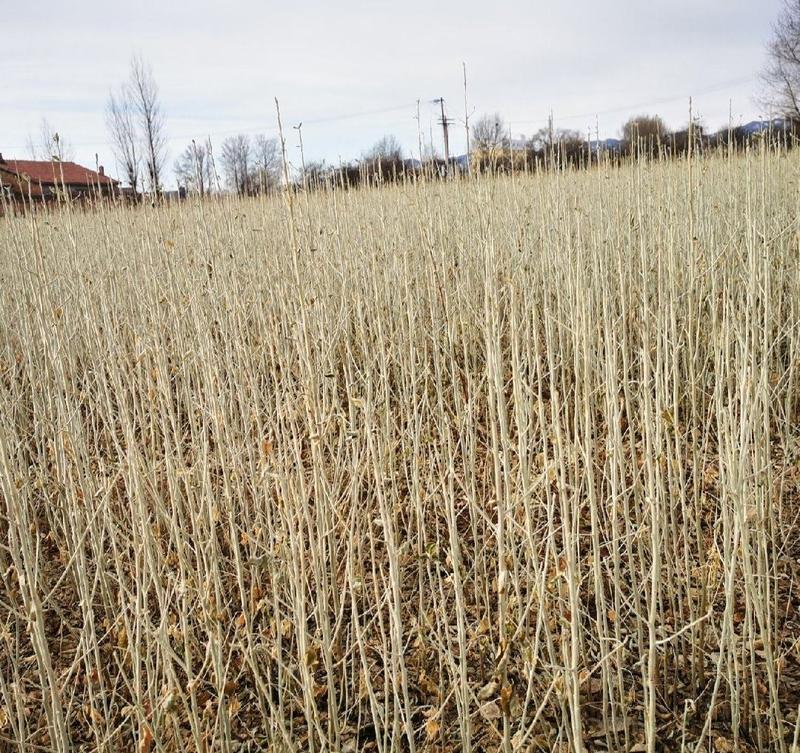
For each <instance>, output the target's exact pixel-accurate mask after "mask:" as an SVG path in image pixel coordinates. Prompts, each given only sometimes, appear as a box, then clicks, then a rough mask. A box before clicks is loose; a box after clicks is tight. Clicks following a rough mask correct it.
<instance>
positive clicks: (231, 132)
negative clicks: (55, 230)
mask: <svg viewBox="0 0 800 753" xmlns="http://www.w3.org/2000/svg"><path fill="white" fill-rule="evenodd" d="M415 106H416V102H407V103H405V104H402V105H394V106H393V107H384V108H381V109H377V110H363V111H360V112H350V113H339V114H337V115H325V116H322V117H318V118H310V119H307V120H304V121H303V123H304V124H305V125H315V124H318V123H333V122H336V121H340V120H352V119H354V118H362V117H370V116H372V115H383V114H384V113H390V112H397V111H398V110H407V109H410V108H413V107H415ZM201 131H202V129H197V130H196V131H194V132H192V133H186V134H183V135H175V136H168V137H167V139H166V140H167V142H168V143H172V142H175V141H185V140H187V139H192V138H197V136H198V134H199V133H200V132H201ZM240 133H243V134H253V133H270V134H277V133H278V129H277V127H275V126H272V127H268V128H264V127H258V126H254V127H250V128H230V129H226V130H224V131H211V132H206V133H205V135H206V136H208V137H209V138H211V137H219V136H235V135H238V134H240ZM70 145H71V146H75V147H85V146H113V142H111V141H72V142H70ZM3 146H4V148H5V149H7V150H14V149H27V148H28V145H27V144H25V145H24V146H20V145H16V146H13V145H12V146H7V145H3Z"/></svg>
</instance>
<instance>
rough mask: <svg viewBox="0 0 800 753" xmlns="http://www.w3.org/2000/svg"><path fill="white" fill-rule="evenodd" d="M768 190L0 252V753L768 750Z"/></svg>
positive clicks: (734, 176) (797, 449)
mask: <svg viewBox="0 0 800 753" xmlns="http://www.w3.org/2000/svg"><path fill="white" fill-rule="evenodd" d="M798 159H800V158H799V157H798V153H797V152H770V151H767V150H766V149H762V150H760V149H753V150H751V151H749V152H747V153H746V154H745V155H743V156H734V155H731V154H728V155H724V154H720V155H699V154H698V155H694V156H693V157H692V161H691V164H687V162H686V161H674V162H670V163H665V162H658V161H655V162H648V161H640V162H634V163H631V164H630V165H627V166H624V167H622V168H618V167H614V166H611V165H603V164H601V165H598V166H596V167H595V168H593V169H592V170H590V171H585V172H558V173H550V174H544V173H542V174H538V175H529V176H515V177H514V178H513V179H506V178H502V177H498V178H491V179H489V178H485V177H484V178H477V179H475V180H471V181H466V180H465V181H461V182H446V183H431V184H426V183H424V182H420V183H415V182H408V183H406V184H403V185H398V186H394V187H383V188H379V189H373V190H358V191H356V190H354V191H344V190H333V191H319V192H316V193H312V194H305V195H303V196H301V197H300V198H299V200H296V201H293V202H292V204H291V206H290V207H289V209H290V213H288V212H287V210H286V208H285V207H284V206H283V204H282V201H281V199H278V198H260V199H242V200H240V199H223V200H218V201H214V200H205V201H199V200H190V201H188V202H185V203H183V204H180V205H174V206H165V207H154V208H152V207H149V206H144V207H138V208H135V209H130V208H119V209H109V208H107V207H106V208H99V209H98V211H97V213H95V214H86V213H78V212H73V211H72V210H71V209H70V208H69V207H67V208H66V209H65V210H63V211H61V212H56V213H52V214H46V213H38V214H35V215H28V216H26V217H6V218H5V219H3V220H2V221H0V249H1V251H0V253H1V254H2V258H0V282H2V286H1V288H0V290H2V292H1V293H0V307H1V309H0V311H1V314H2V329H1V330H0V405H1V406H2V410H0V646H1V647H2V648H1V649H0V749H12V748H13V749H18V750H41V749H44V748H46V749H53V750H58V751H69V750H73V749H77V748H78V747H79V746H82V747H81V749H83V750H98V751H101V750H102V751H105V750H138V751H140V753H149V752H150V751H156V750H159V751H172V750H175V751H177V750H181V751H183V750H194V751H209V750H222V751H235V750H240V751H241V750H262V749H269V750H286V751H289V750H292V751H294V750H310V751H320V752H321V751H342V752H345V751H356V750H359V751H360V750H374V751H378V752H379V753H392V752H393V751H400V750H402V751H420V752H421V751H428V750H430V751H434V750H435V751H455V750H465V751H482V750H503V751H527V750H540V751H545V750H563V751H574V752H575V753H579V752H580V751H583V750H601V749H602V750H647V751H654V750H656V749H660V750H685V751H703V750H716V751H721V752H723V753H724V751H734V750H768V749H770V750H780V751H784V752H786V753H788V751H792V750H797V739H798V730H799V729H800V726H799V725H800V721H799V720H798V703H799V702H800V628H799V625H800V622H799V620H800V614H799V613H798V608H800V597H798V587H799V586H800V583H799V582H798V575H799V574H800V568H798V564H797V563H798V559H799V558H800V543H798V542H800V538H798V515H799V514H800V505H798V491H800V488H799V486H798V485H799V484H800V425H799V424H798V421H799V420H800V412H799V408H800V406H799V404H798V399H799V397H800V391H799V390H798V377H800V368H798V357H799V356H800V334H799V333H798V323H799V322H800V263H799V262H798V258H799V256H798V252H799V251H800V248H799V245H800V236H799V235H798V206H800V204H799V202H798V198H800V195H799V194H798V185H797V175H798V167H800V165H798Z"/></svg>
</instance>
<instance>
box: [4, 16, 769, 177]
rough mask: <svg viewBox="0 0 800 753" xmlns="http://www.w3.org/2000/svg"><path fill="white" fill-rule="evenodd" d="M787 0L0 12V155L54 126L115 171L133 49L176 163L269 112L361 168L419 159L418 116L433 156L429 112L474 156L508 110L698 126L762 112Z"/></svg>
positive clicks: (79, 155)
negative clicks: (376, 159) (391, 145)
mask: <svg viewBox="0 0 800 753" xmlns="http://www.w3.org/2000/svg"><path fill="white" fill-rule="evenodd" d="M780 6H781V0H669V1H667V0H605V2H597V0H571V1H557V0H548V2H542V1H541V0H528V2H524V1H523V0H483V1H482V2H476V1H474V0H460V1H459V2H449V1H447V2H440V1H438V0H397V1H395V2H384V1H383V0H372V1H371V2H359V1H357V0H327V1H326V0H313V1H309V2H280V3H278V2H274V1H273V0H262V2H257V1H256V0H228V2H225V3H214V2H210V0H192V2H188V1H184V0H158V1H157V2H156V1H153V0H135V1H134V2H109V1H108V0H103V1H102V2H100V1H99V0H70V1H69V2H66V1H65V0H48V2H27V3H20V2H18V1H17V0H13V1H12V0H0V19H2V21H1V23H2V27H3V35H2V36H3V44H2V45H1V46H0V92H1V94H0V152H2V153H3V154H4V156H6V157H9V156H11V157H18V158H23V157H27V156H29V155H28V149H27V146H26V145H27V142H28V137H29V135H30V134H34V133H36V132H37V131H38V130H39V125H40V122H41V119H42V118H43V117H46V118H47V119H48V120H49V121H50V122H51V123H52V125H53V126H54V127H55V128H56V130H58V131H59V132H60V133H62V134H63V136H64V137H65V139H66V140H67V141H68V142H71V143H72V144H73V145H74V153H75V157H76V160H77V161H79V162H83V163H85V164H87V165H94V161H95V154H99V159H100V162H101V163H104V164H105V166H106V168H107V171H108V172H111V173H118V172H119V171H118V170H117V168H116V165H115V161H114V157H113V153H112V151H111V147H110V145H109V143H108V140H109V139H108V134H107V132H106V129H105V118H104V109H105V103H106V100H107V97H108V92H109V89H110V87H112V86H114V85H116V84H118V83H119V82H121V81H122V80H123V79H124V78H125V77H126V75H127V70H128V67H129V61H130V58H131V55H133V54H134V53H138V54H141V55H142V56H143V58H144V59H145V60H146V61H147V62H148V63H149V64H150V65H151V66H152V69H153V72H154V74H155V77H156V80H157V82H158V84H159V87H160V92H161V98H162V104H163V107H164V110H165V112H166V115H167V135H168V137H169V159H168V164H169V165H171V164H172V162H173V161H174V158H175V156H176V155H177V154H178V152H179V151H181V149H182V148H183V147H184V146H185V145H186V144H187V143H188V142H189V141H190V140H191V139H192V138H196V139H202V138H205V137H206V136H209V135H210V136H211V138H212V141H213V142H214V143H215V144H216V145H219V144H220V143H221V142H222V140H223V139H224V138H225V137H226V136H228V135H231V134H234V133H238V132H245V133H258V132H264V133H273V132H274V130H275V124H276V120H275V105H274V98H275V97H278V98H279V100H280V104H281V110H282V113H283V116H284V123H285V125H286V126H287V131H288V132H287V145H288V149H289V157H290V159H291V160H292V161H293V162H295V163H299V150H298V148H297V131H296V130H292V129H291V127H290V126H291V125H296V124H298V123H299V122H301V121H302V123H303V129H302V134H303V141H304V145H305V153H306V159H307V160H310V159H323V158H324V159H327V160H328V161H329V162H338V160H339V158H341V159H343V160H350V159H353V158H356V157H358V156H360V154H361V153H362V152H363V151H365V150H366V149H367V148H368V147H369V146H370V145H371V144H372V143H373V142H375V141H376V140H377V139H379V138H380V137H381V136H382V135H384V134H387V133H392V134H394V135H396V136H397V137H398V139H399V140H400V142H401V143H402V144H403V146H404V147H405V149H406V150H407V152H408V153H409V154H414V155H416V154H417V152H418V148H417V144H418V137H417V122H416V120H415V119H414V116H415V114H416V102H417V100H420V102H421V118H420V120H421V124H422V131H423V133H424V135H425V139H426V141H427V140H428V138H429V137H430V133H431V132H433V138H434V143H435V145H436V146H437V148H439V149H441V129H440V128H439V127H438V125H437V124H436V117H437V114H438V110H437V106H436V105H433V104H432V103H431V100H433V99H434V98H436V97H440V96H443V97H444V98H445V101H446V106H447V111H448V115H449V116H450V117H451V118H453V119H454V121H455V122H454V124H453V126H452V128H453V131H452V138H451V145H452V146H451V152H452V153H454V154H457V153H460V152H462V151H463V150H464V141H465V139H464V127H463V121H464V90H463V84H462V62H465V63H466V65H467V76H468V98H469V111H470V112H473V111H474V114H475V115H479V114H481V113H484V112H495V111H497V112H499V113H500V114H501V115H502V116H503V117H504V119H505V121H506V123H507V124H509V125H510V127H511V129H512V131H513V133H514V135H515V136H516V135H518V134H531V133H533V132H535V131H536V130H538V129H539V128H541V127H542V126H544V125H545V124H546V120H547V115H548V112H549V111H550V110H551V109H552V111H553V113H554V118H555V124H556V126H559V127H564V128H572V129H577V130H582V131H584V132H586V130H587V129H588V127H589V126H591V128H592V130H593V131H594V129H595V127H596V126H595V124H596V122H598V121H599V127H600V135H601V137H609V136H616V135H618V134H619V130H620V125H621V124H622V122H623V121H624V120H625V119H626V117H628V116H629V115H632V114H639V113H644V112H648V113H658V114H661V115H662V116H663V117H664V118H665V119H666V120H667V122H668V123H669V124H670V125H672V126H679V125H683V124H685V122H686V121H687V119H688V98H689V96H690V95H691V96H693V98H694V109H695V112H696V113H698V114H699V115H700V116H701V117H702V118H703V121H704V122H705V124H706V125H707V126H708V127H710V128H712V129H716V128H719V127H721V126H723V125H727V123H728V120H729V111H730V110H731V108H732V112H733V120H734V123H739V122H747V121H748V120H751V119H754V118H756V117H759V116H761V115H762V113H761V111H760V109H759V107H758V105H757V104H756V102H755V96H756V95H757V94H758V91H759V84H758V79H757V75H758V71H759V70H760V69H761V67H762V66H763V63H764V45H765V43H766V41H767V40H768V38H769V35H770V24H771V23H772V22H773V21H774V19H775V17H776V16H777V14H778V11H779V9H780Z"/></svg>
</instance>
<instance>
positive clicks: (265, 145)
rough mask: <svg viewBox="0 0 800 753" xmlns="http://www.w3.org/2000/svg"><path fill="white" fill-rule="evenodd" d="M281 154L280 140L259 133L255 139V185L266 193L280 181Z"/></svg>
mask: <svg viewBox="0 0 800 753" xmlns="http://www.w3.org/2000/svg"><path fill="white" fill-rule="evenodd" d="M280 174H281V155H280V149H279V147H278V140H277V139H275V138H269V137H268V136H265V135H264V134H258V135H257V136H256V137H255V139H254V140H253V185H254V187H255V189H256V190H257V191H260V192H261V193H266V192H267V191H271V190H272V189H273V188H275V187H276V186H277V185H278V184H279V183H280Z"/></svg>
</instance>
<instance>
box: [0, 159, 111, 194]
mask: <svg viewBox="0 0 800 753" xmlns="http://www.w3.org/2000/svg"><path fill="white" fill-rule="evenodd" d="M118 187H119V181H118V180H114V178H110V177H109V176H108V175H106V174H105V171H104V170H103V168H102V167H100V168H98V170H96V171H95V170H90V169H89V168H88V167H83V166H81V165H78V164H76V163H75V162H62V161H60V160H57V159H54V160H45V161H42V160H23V159H19V160H17V159H9V160H7V159H3V155H2V154H0V191H3V192H4V193H5V195H6V199H8V200H10V201H12V202H23V203H24V202H26V201H28V200H29V198H31V199H34V200H37V201H55V200H56V199H57V198H59V197H62V198H63V197H65V196H69V197H70V198H72V199H83V198H92V197H96V196H111V195H113V194H115V193H116V192H117V189H118Z"/></svg>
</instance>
